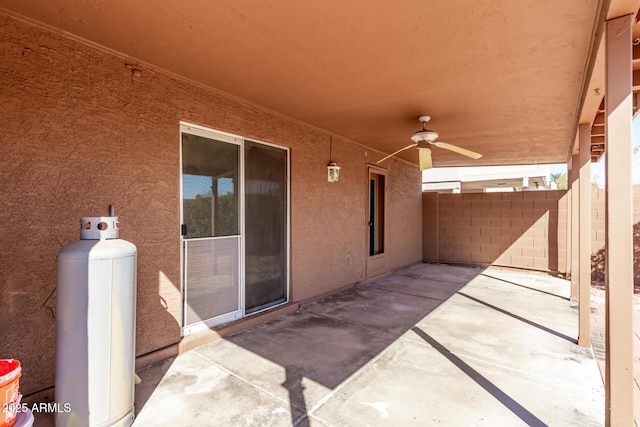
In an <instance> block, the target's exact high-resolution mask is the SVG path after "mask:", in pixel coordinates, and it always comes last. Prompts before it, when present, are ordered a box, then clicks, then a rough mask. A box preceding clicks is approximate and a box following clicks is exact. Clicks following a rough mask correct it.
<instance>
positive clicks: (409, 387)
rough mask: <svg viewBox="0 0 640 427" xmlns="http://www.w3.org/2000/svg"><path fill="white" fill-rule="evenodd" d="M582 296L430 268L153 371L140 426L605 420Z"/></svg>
mask: <svg viewBox="0 0 640 427" xmlns="http://www.w3.org/2000/svg"><path fill="white" fill-rule="evenodd" d="M569 292H570V285H569V282H568V281H566V280H563V279H559V278H555V277H552V276H549V275H544V274H540V273H528V272H522V271H515V270H504V269H497V268H487V269H483V268H464V267H455V266H448V265H442V264H417V265H414V266H412V267H410V268H406V269H403V270H401V271H398V272H396V273H395V274H393V275H392V276H389V277H387V278H384V279H381V280H377V281H375V282H373V283H371V284H370V285H367V286H362V287H357V288H353V289H351V290H348V291H345V292H342V293H339V294H336V295H333V296H331V297H328V298H325V299H324V300H322V301H319V302H317V303H313V304H308V305H306V306H302V307H301V308H300V310H298V311H297V312H296V313H294V314H291V315H287V316H284V317H282V318H280V319H278V320H276V321H273V322H270V323H267V324H263V325H260V326H257V327H254V328H251V329H248V330H246V331H244V332H241V333H239V334H236V335H233V336H231V337H228V338H227V339H223V340H218V341H216V342H214V343H211V344H208V345H205V346H202V347H199V348H197V349H195V350H192V351H189V352H186V353H183V354H181V355H179V356H178V357H176V358H173V359H169V360H166V361H165V362H163V363H161V364H158V365H155V366H152V367H149V368H147V369H145V370H143V371H141V372H139V374H140V376H141V377H142V380H143V382H142V384H141V385H139V386H137V388H136V410H137V411H138V412H139V413H138V415H137V418H136V421H135V423H134V425H137V426H154V425H156V426H162V425H300V426H303V425H327V426H332V425H350V426H354V425H435V424H444V425H581V426H591V425H594V426H596V425H602V424H603V422H604V388H603V385H602V379H601V376H600V373H599V371H598V365H597V363H596V360H595V359H594V356H593V353H592V351H591V349H590V348H583V347H579V346H577V345H576V336H577V332H578V331H577V303H575V302H570V301H569V298H568V297H569Z"/></svg>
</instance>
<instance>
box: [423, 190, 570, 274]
mask: <svg viewBox="0 0 640 427" xmlns="http://www.w3.org/2000/svg"><path fill="white" fill-rule="evenodd" d="M423 216H424V218H425V221H426V220H427V219H430V220H431V221H433V218H437V239H434V237H433V230H431V231H432V234H431V235H426V234H425V235H424V237H423V241H424V244H425V247H424V248H423V251H424V254H425V255H430V256H431V259H429V258H425V260H434V259H433V254H437V256H436V259H435V260H437V261H440V262H455V263H464V264H481V265H488V264H491V265H499V266H507V267H519V268H529V269H535V270H542V271H553V272H557V271H560V272H564V271H565V270H566V252H565V251H566V216H567V214H566V192H565V191H531V192H513V193H465V194H439V195H438V196H437V197H433V195H431V194H429V193H424V195H423ZM426 230H427V228H425V231H424V232H425V233H426V232H427V231H426Z"/></svg>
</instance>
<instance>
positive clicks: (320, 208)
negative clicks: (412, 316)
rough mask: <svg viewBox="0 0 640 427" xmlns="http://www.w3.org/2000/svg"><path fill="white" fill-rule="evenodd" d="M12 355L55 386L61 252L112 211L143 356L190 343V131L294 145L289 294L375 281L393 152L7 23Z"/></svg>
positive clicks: (6, 205)
mask: <svg viewBox="0 0 640 427" xmlns="http://www.w3.org/2000/svg"><path fill="white" fill-rule="evenodd" d="M0 87H2V91H0V129H2V132H0V140H1V141H0V158H1V159H2V167H1V168H0V182H1V183H2V185H1V186H0V200H1V201H2V208H1V209H0V223H1V224H2V228H1V229H0V297H1V301H2V302H1V309H0V325H2V328H1V329H2V339H1V340H0V357H15V358H18V359H20V360H21V361H22V363H23V366H24V371H23V378H22V380H21V391H22V392H23V393H24V394H28V393H32V392H34V391H37V390H40V389H43V388H45V387H49V386H52V385H53V382H54V372H55V364H54V360H55V319H54V316H53V312H54V311H55V295H54V298H53V299H52V300H51V301H49V302H48V303H47V304H44V302H45V300H46V299H47V297H48V296H49V295H50V293H51V292H52V291H53V290H54V288H55V286H56V276H55V274H56V253H57V251H58V250H59V249H60V247H62V246H63V245H65V244H67V243H69V242H72V241H75V240H77V239H78V238H79V230H78V218H79V217H80V216H94V215H104V214H106V209H107V206H108V205H109V204H114V205H115V208H116V214H117V215H118V216H119V217H120V220H121V237H122V238H124V239H127V240H129V241H131V242H133V243H135V244H136V245H137V247H138V251H139V260H138V262H139V268H138V302H137V308H138V309H137V316H138V318H137V328H136V332H137V334H136V336H137V350H136V352H137V354H138V355H141V354H145V353H148V352H151V351H154V350H156V349H159V348H161V347H164V346H167V345H170V344H173V343H176V342H178V341H179V340H180V336H179V328H180V323H179V319H180V318H181V296H180V278H179V272H180V265H179V259H180V238H179V222H180V221H179V206H180V200H179V171H180V164H179V122H180V121H181V120H182V121H187V122H190V123H194V124H199V125H203V126H206V127H209V128H212V129H217V130H222V131H225V132H230V133H233V134H237V135H241V136H245V137H250V138H255V139H257V140H261V141H266V142H272V143H275V144H279V145H283V146H287V147H290V150H291V296H292V300H293V301H300V300H303V299H308V298H313V297H314V296H317V295H321V294H324V293H327V292H330V291H331V290H334V289H337V288H340V287H343V286H345V285H348V284H351V283H355V282H357V281H360V280H362V279H364V275H365V259H366V255H367V248H366V231H367V226H366V221H365V212H366V195H367V178H366V177H367V163H374V162H375V161H376V160H377V159H378V158H380V156H381V154H380V153H376V152H375V151H372V150H371V149H367V148H365V147H363V146H361V145H358V144H355V143H353V142H351V141H348V140H346V139H344V138H340V137H335V136H334V140H333V159H334V160H335V161H336V162H337V163H338V164H339V165H340V166H341V167H342V169H341V173H340V176H341V177H340V181H339V182H338V183H328V182H327V180H326V164H327V163H328V161H329V141H330V135H329V133H327V132H325V131H322V130H319V129H316V128H313V127H310V126H307V125H305V124H302V123H300V122H297V121H294V120H291V119H289V118H287V117H284V116H281V115H278V114H275V113H271V112H269V111H266V110H263V109H260V108H258V107H256V106H254V105H251V104H248V103H245V102H243V101H241V100H238V99H234V98H232V97H229V96H226V95H224V94H220V93H218V92H216V91H214V90H211V89H207V88H203V87H200V86H198V85H196V84H193V83H190V82H188V81H184V80H181V79H178V78H175V77H172V76H170V75H168V74H166V73H164V72H162V71H158V70H154V69H152V68H150V67H147V66H143V65H138V64H136V63H135V61H132V60H127V59H124V58H122V57H119V56H117V55H115V54H113V53H109V52H105V51H101V50H99V49H96V48H94V47H90V46H88V45H85V44H82V43H80V42H78V41H76V40H74V39H71V38H67V37H65V36H62V35H59V34H56V33H52V32H50V31H47V30H43V29H41V28H39V27H36V26H33V25H31V24H26V23H23V22H21V21H18V20H15V19H13V18H10V17H6V16H3V15H1V14H0ZM387 167H388V183H389V187H388V189H389V198H388V201H389V205H388V207H389V210H390V214H389V215H388V221H387V225H388V231H389V238H388V246H387V252H388V256H389V269H394V268H398V267H401V266H404V265H407V264H410V263H413V262H417V261H419V260H420V258H421V244H422V240H421V195H420V173H419V171H418V169H417V167H415V166H412V165H408V164H406V163H404V162H401V161H397V160H391V161H390V162H388V163H387Z"/></svg>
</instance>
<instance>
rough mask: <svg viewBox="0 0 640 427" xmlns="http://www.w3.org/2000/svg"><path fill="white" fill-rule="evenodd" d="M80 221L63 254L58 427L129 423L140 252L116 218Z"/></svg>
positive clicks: (60, 268)
mask: <svg viewBox="0 0 640 427" xmlns="http://www.w3.org/2000/svg"><path fill="white" fill-rule="evenodd" d="M80 224H81V226H80V239H81V240H79V241H77V242H73V243H70V244H68V245H66V246H64V247H63V248H62V249H60V251H59V252H58V285H57V293H58V294H57V308H56V318H57V325H56V331H57V337H56V386H55V398H56V402H57V404H58V407H59V408H60V410H59V411H58V412H56V426H57V427H73V426H79V427H88V426H100V427H102V426H105V427H106V426H118V427H121V426H130V425H131V424H132V423H133V417H134V408H133V400H134V375H135V371H134V363H135V337H136V334H135V324H136V262H137V260H136V258H137V250H136V247H135V245H133V244H132V243H130V242H127V241H125V240H120V239H118V236H119V230H118V217H115V216H113V214H112V216H109V217H83V218H81V219H80Z"/></svg>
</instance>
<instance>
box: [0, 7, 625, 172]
mask: <svg viewBox="0 0 640 427" xmlns="http://www.w3.org/2000/svg"><path fill="white" fill-rule="evenodd" d="M609 3H611V4H610V5H609ZM609 6H610V7H609ZM0 8H2V9H4V11H5V12H7V13H10V14H12V15H14V16H21V17H23V18H25V19H27V20H30V21H35V22H38V23H41V24H42V25H44V26H46V27H50V28H53V29H56V30H58V31H59V30H62V31H64V32H67V33H70V34H72V35H74V36H77V37H79V38H82V39H85V40H86V41H89V42H90V43H92V44H96V45H99V46H102V47H104V48H107V49H109V50H112V51H114V52H117V53H119V54H121V55H123V56H124V57H125V58H128V59H126V61H128V62H129V65H131V61H133V63H134V64H142V65H145V66H149V65H151V66H153V67H155V68H156V69H163V70H166V71H168V72H170V73H172V74H174V75H177V76H180V77H182V78H186V79H189V80H191V81H194V82H197V83H199V84H201V85H204V86H207V87H211V88H214V89H216V90H219V91H222V92H225V93H227V94H230V95H232V96H234V97H238V98H241V99H243V100H246V101H248V102H249V103H252V104H255V105H259V106H261V107H264V108H267V109H270V110H272V111H275V112H278V113H281V114H284V115H286V116H289V117H292V118H294V119H297V120H300V121H302V122H305V123H308V124H310V125H313V126H316V127H318V128H322V129H325V130H327V131H329V132H331V133H334V134H337V135H341V136H344V137H347V138H349V139H351V140H353V141H356V142H358V143H361V144H363V145H365V146H368V147H371V148H374V149H377V150H380V151H382V152H387V153H390V152H393V151H395V150H397V149H399V148H401V147H403V146H406V145H407V144H409V143H410V140H409V136H410V135H411V133H412V132H414V131H416V130H418V128H419V122H418V121H417V120H416V117H417V116H418V115H421V114H429V115H431V116H432V121H431V122H430V124H429V128H431V129H433V130H435V131H437V132H438V133H439V134H440V138H441V139H442V140H443V141H445V142H448V143H451V144H455V145H459V146H462V147H465V148H468V149H471V150H474V151H477V152H480V153H482V154H483V155H484V157H482V158H481V159H480V160H477V161H473V160H469V159H467V158H465V157H462V156H459V155H457V154H453V153H450V152H447V151H445V150H437V151H435V152H434V166H465V165H476V166H479V165H500V164H525V163H560V162H565V161H566V160H567V153H569V152H570V151H571V150H572V147H573V142H574V141H573V140H574V136H575V130H576V126H577V123H578V122H579V121H580V116H579V115H580V113H581V112H582V114H583V116H584V117H587V118H589V117H591V118H590V119H589V120H592V119H593V117H594V116H595V114H596V112H597V107H598V106H599V102H598V103H596V104H595V106H592V105H587V106H586V107H585V108H587V107H588V108H587V110H588V111H585V110H584V109H582V108H581V106H582V104H583V99H584V97H585V94H586V93H587V90H588V88H589V78H590V76H591V69H592V68H593V64H594V63H595V53H596V52H597V50H598V49H597V48H598V44H597V43H598V40H599V36H598V35H599V30H600V29H601V24H602V22H603V21H604V14H605V13H606V11H609V15H616V16H617V15H619V14H623V13H628V10H637V1H635V0H634V1H623V0H614V1H612V2H608V1H589V2H585V1H582V0H567V1H563V2H557V1H552V0H544V1H541V0H532V1H525V2H522V1H521V2H509V1H504V2H495V1H492V0H480V1H475V2H468V1H461V0H457V1H440V2H424V1H404V2H401V3H397V2H377V3H376V4H375V6H372V3H371V2H366V1H363V0H353V1H349V2H342V1H335V0H331V1H325V2H320V3H315V4H309V3H301V2H298V1H294V0H282V1H278V2H238V1H235V0H223V1H216V2H210V1H205V0H195V1H188V2H175V3H172V2H160V3H158V2H150V1H134V2H123V1H119V2H102V3H100V2H98V3H96V2H85V1H81V0H50V1H47V2H44V3H43V2H40V1H36V0H0ZM634 8H635V9H634ZM609 17H611V16H609ZM50 48H51V49H55V46H50ZM375 156H379V158H380V157H381V156H380V155H379V154H376V155H375ZM400 156H401V157H402V158H404V159H405V160H407V161H410V162H413V163H417V152H416V150H407V151H406V152H404V153H402V154H401V155H400ZM376 160H377V159H376V158H375V157H374V158H372V159H371V162H375V161H376Z"/></svg>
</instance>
